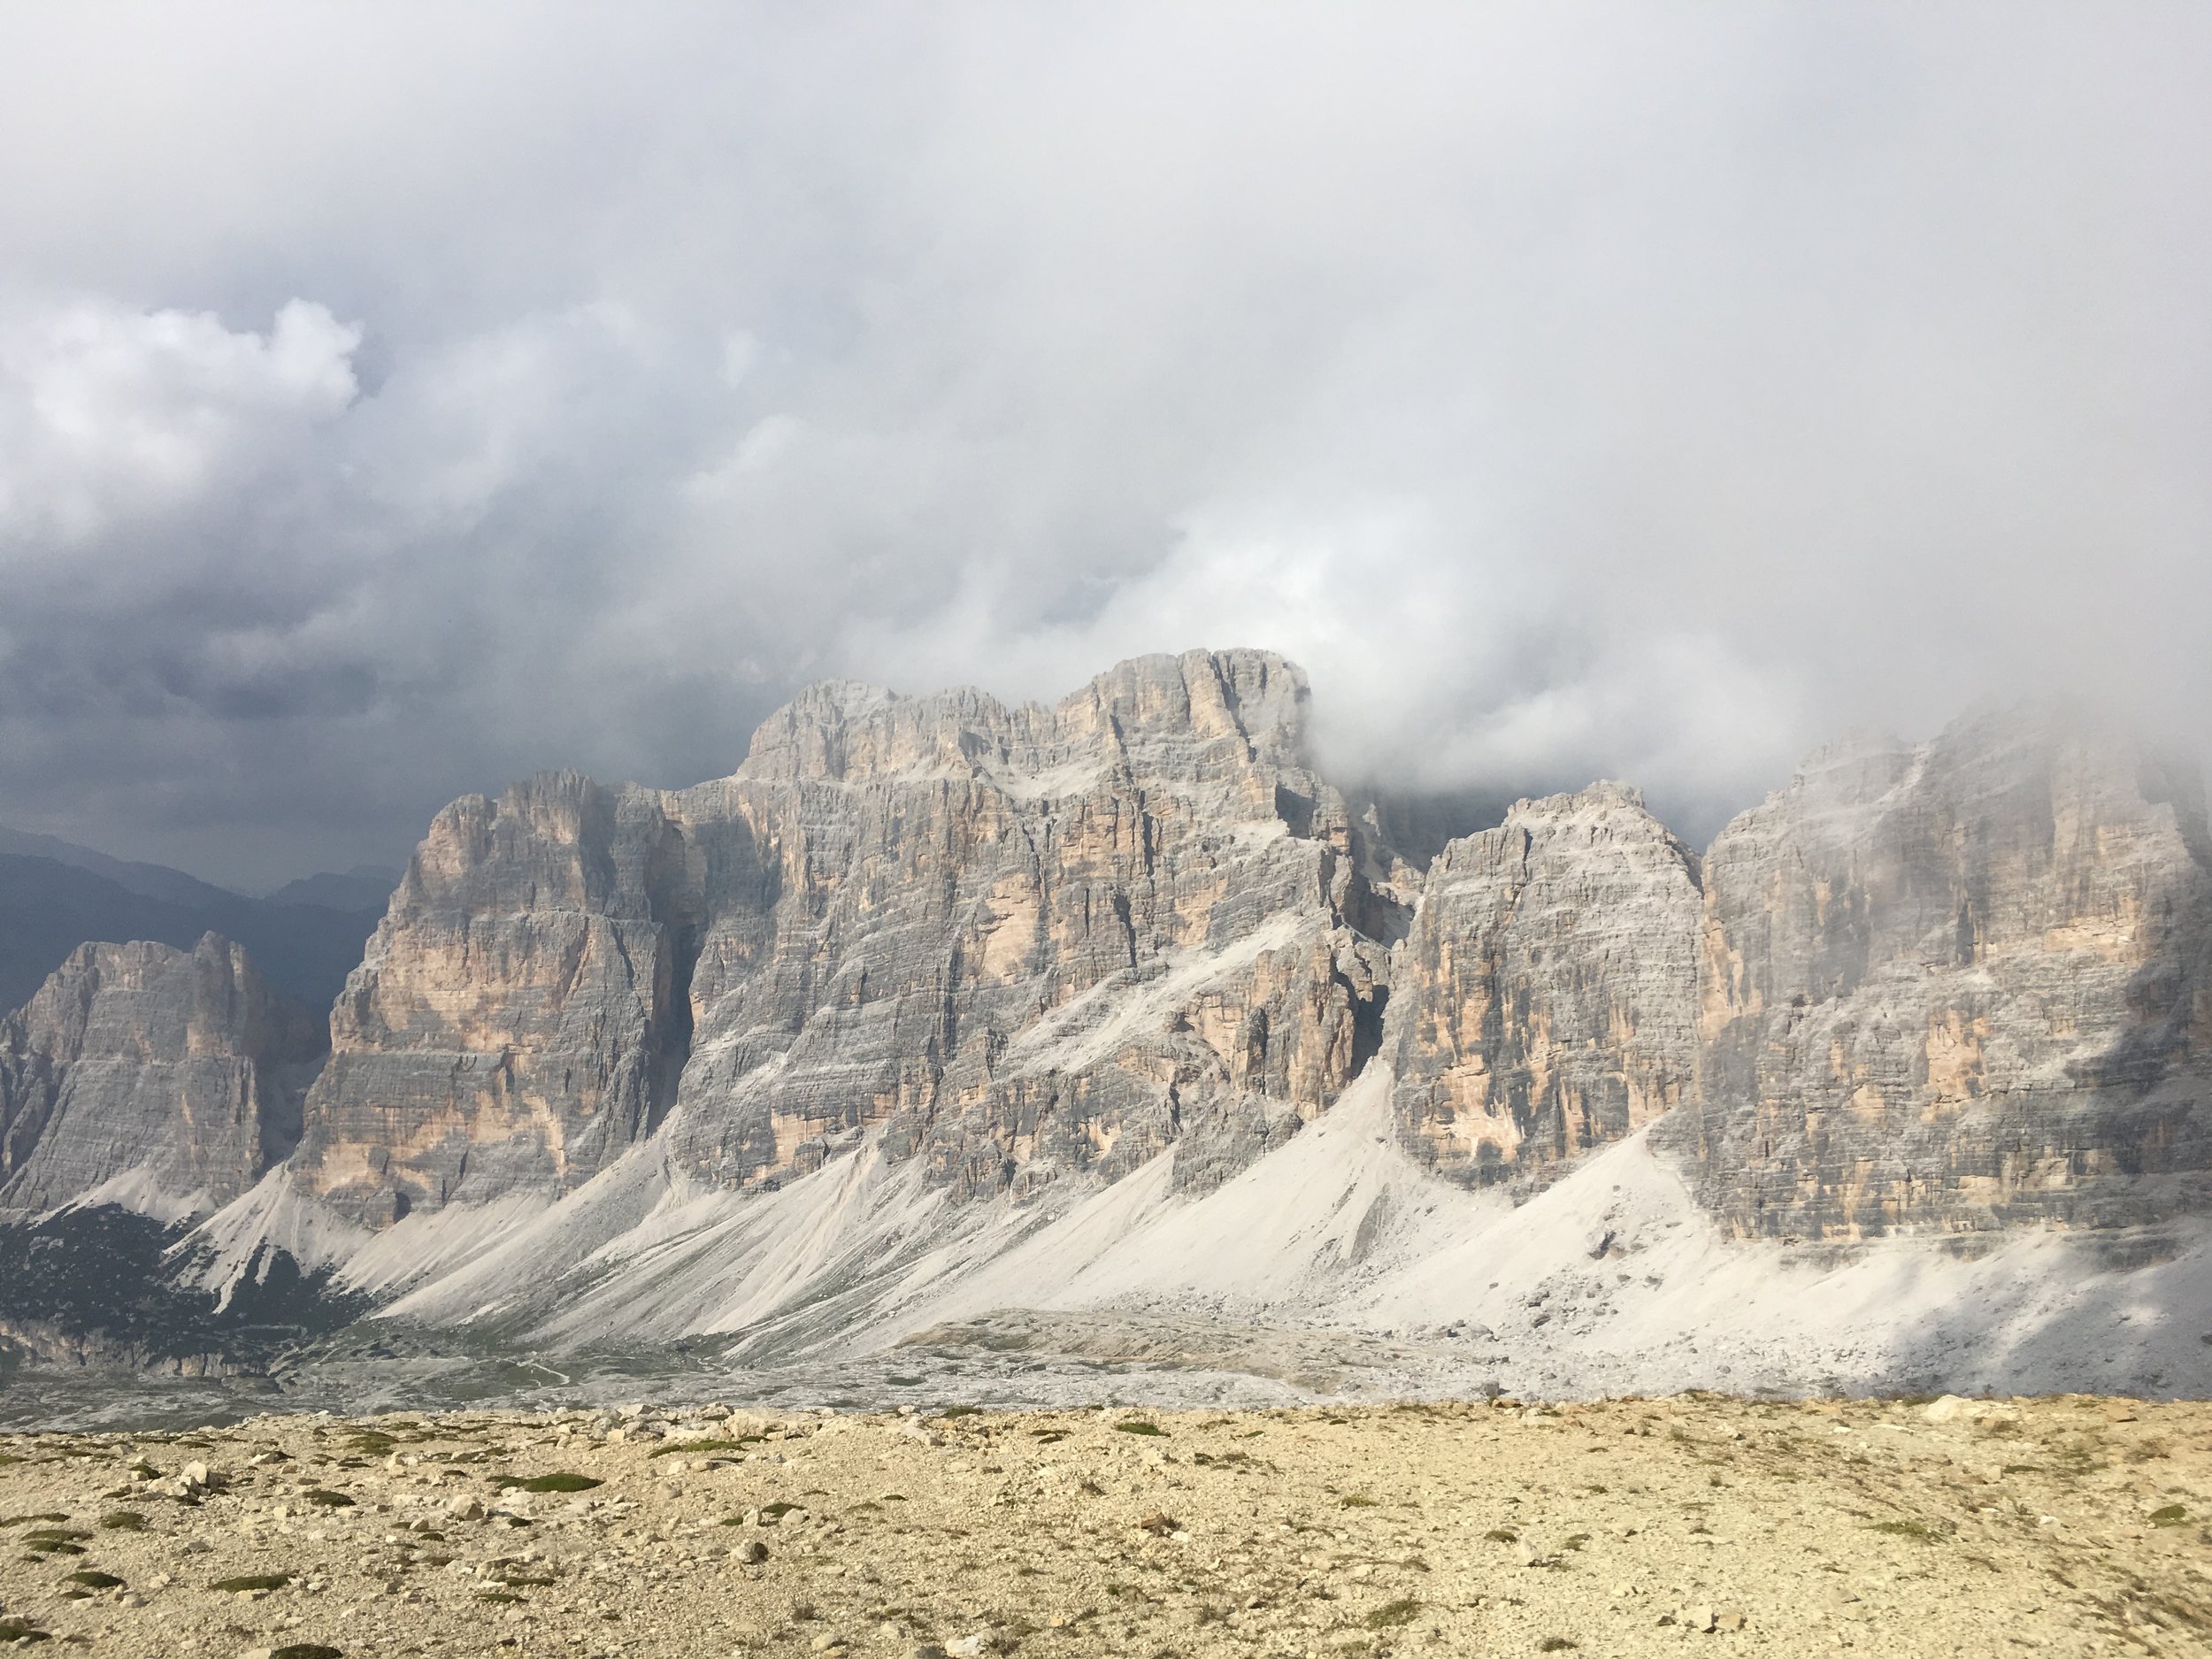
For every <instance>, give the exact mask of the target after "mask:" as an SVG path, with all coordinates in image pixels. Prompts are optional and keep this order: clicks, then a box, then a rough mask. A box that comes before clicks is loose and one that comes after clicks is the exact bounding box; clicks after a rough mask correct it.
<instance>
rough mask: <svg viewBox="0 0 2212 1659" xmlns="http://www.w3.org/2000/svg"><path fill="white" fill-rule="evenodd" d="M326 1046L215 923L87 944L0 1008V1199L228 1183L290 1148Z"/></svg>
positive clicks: (182, 1205) (216, 1191)
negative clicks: (178, 941) (157, 937)
mask: <svg viewBox="0 0 2212 1659" xmlns="http://www.w3.org/2000/svg"><path fill="white" fill-rule="evenodd" d="M323 1046H324V1045H323V1039H322V1033H321V1032H320V1030H319V1026H318V1024H317V1022H316V1021H315V1020H313V1019H312V1018H310V1017H309V1016H308V1015H307V1014H306V1013H305V1012H304V1011H303V1010H300V1009H297V1008H295V1007H293V1006H291V1005H290V1004H289V1003H287V1002H282V1001H281V1000H280V999H279V998H277V997H276V996H274V995H272V994H271V993H270V992H269V990H268V988H267V987H265V985H264V984H263V983H262V981H261V977H260V975H259V974H257V972H255V971H254V968H253V964H251V963H250V961H248V960H247V957H246V953H245V951H244V950H243V949H242V948H240V947H239V946H236V945H234V944H230V943H228V942H227V941H224V940H222V939H219V938H217V937H216V936H215V935H214V934H212V933H210V934H208V935H207V936H206V937H205V938H204V939H202V940H201V941H200V942H199V944H198V945H197V946H196V948H195V949H192V950H190V951H188V952H187V951H181V950H176V949H171V948H170V947H169V946H167V945H157V944H146V943H139V944H127V945H84V946H81V947H80V948H79V949H77V950H76V951H75V952H74V953H73V954H72V955H71V956H70V957H69V959H68V961H66V962H65V963H64V964H62V966H61V967H60V968H59V969H58V970H57V971H56V972H54V973H53V974H52V975H51V976H50V978H49V979H47V981H46V983H45V984H44V986H42V987H41V988H40V990H39V992H38V994H37V995H35V996H34V997H33V998H32V999H31V1001H30V1002H28V1003H27V1004H26V1005H25V1006H24V1007H23V1008H21V1009H19V1010H17V1011H16V1012H15V1013H13V1014H11V1015H9V1016H8V1017H7V1018H5V1019H4V1020H0V1210H8V1211H16V1212H37V1211H42V1210H48V1209H50V1208H53V1207H54V1206H56V1205H59V1204H62V1203H65V1202H69V1201H71V1200H73V1199H76V1198H79V1197H81V1196H83V1195H84V1194H87V1193H90V1192H95V1191H96V1190H97V1189H99V1188H101V1187H104V1186H105V1185H107V1184H109V1183H118V1184H119V1187H123V1188H127V1191H123V1192H121V1193H120V1194H119V1195H120V1196H121V1197H123V1198H124V1199H126V1200H127V1202H134V1203H136V1204H139V1205H142V1206H145V1207H151V1208H162V1207H168V1208H173V1209H176V1210H188V1209H193V1208H198V1209H203V1210H204V1209H208V1208H211V1207H213V1206H214V1205H217V1204H221V1203H224V1202H228V1201H229V1200H231V1199H233V1198H235V1197H236V1196H238V1195H239V1194H241V1193H242V1192H244V1191H245V1190H246V1188H247V1187H250V1186H251V1185H253V1183H254V1182H255V1181H256V1180H257V1179H259V1178H260V1177H261V1175H262V1174H263V1172H264V1171H265V1170H267V1168H268V1167H269V1166H270V1164H272V1163H273V1162H274V1161H276V1160H277V1159H280V1158H281V1157H282V1156H284V1155H285V1154H286V1153H288V1151H289V1150H290V1149H291V1146H292V1143H293V1141H295V1140H296V1137H297V1135H298V1132H299V1119H300V1096H301V1093H302V1091H303V1088H304V1087H305V1086H306V1083H307V1080H308V1074H309V1073H310V1072H311V1070H312V1067H313V1065H314V1064H315V1062H316V1060H317V1059H318V1058H319V1056H320V1054H321V1051H322V1048H323Z"/></svg>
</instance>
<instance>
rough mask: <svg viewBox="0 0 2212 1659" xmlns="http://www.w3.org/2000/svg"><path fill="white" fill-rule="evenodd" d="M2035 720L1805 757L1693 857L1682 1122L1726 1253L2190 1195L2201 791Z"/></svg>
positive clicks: (2197, 1159) (2201, 1048) (2206, 997)
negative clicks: (1734, 1241)
mask: <svg viewBox="0 0 2212 1659" xmlns="http://www.w3.org/2000/svg"><path fill="white" fill-rule="evenodd" d="M2181 776H2182V774H2179V773H2174V774H2171V775H2169V774H2167V773H2165V772H2162V770H2161V768H2160V767H2158V766H2157V765H2156V764H2153V762H2152V761H2151V760H2150V759H2149V758H2148V757H2146V756H2145V755H2144V754H2143V753H2142V752H2141V751H2140V750H2139V749H2138V748H2137V747H2136V746H2135V745H2134V744H2132V743H2131V742H2130V741H2126V740H2125V739H2124V737H2122V736H2120V735H2118V734H2116V733H2111V732H2108V731H2105V730H2101V729H2100V728H2098V727H2097V726H2094V725H2093V724H2092V723H2089V722H2086V721H2085V720H2082V719H2079V718H2070V717H2064V716H2061V715H2059V714H2057V713H2055V712H2053V711H2050V710H2019V711H2015V712H2012V713H2008V714H2001V715H2000V714H1986V713H1985V714H1979V715H1976V716H1972V717H1970V718H1967V719H1964V720H1962V721H1961V722H1959V723H1958V724H1957V725H1955V726H1953V727H1951V728H1950V729H1949V730H1948V731H1947V732H1945V733H1943V734H1942V735H1941V736H1940V737H1939V738H1937V739H1935V740H1934V741H1932V742H1929V743H1926V744H1922V745H1918V746H1906V745H1902V744H1898V743H1894V742H1887V741H1868V742H1859V743H1855V744H1848V745H1844V746H1840V747H1838V748H1834V749H1829V750H1826V751H1824V752H1823V753H1822V754H1820V755H1817V756H1816V757H1814V758H1813V760H1812V761H1810V762H1809V763H1808V764H1807V765H1806V766H1805V768H1804V769H1803V771H1802V772H1800V773H1799V775H1798V776H1797V778H1796V779H1795V780H1793V782H1792V783H1791V784H1790V786H1789V787H1787V788H1786V789H1784V790H1782V791H1781V792H1779V793H1778V794H1777V795H1772V796H1770V797H1769V799H1768V800H1767V801H1766V803H1764V804H1763V805H1762V806H1759V807H1757V808H1755V809H1754V810H1751V811H1749V812H1747V813H1745V814H1744V815H1743V816H1742V817H1740V818H1738V819H1737V820H1736V821H1735V822H1734V823H1733V824H1732V825H1730V826H1729V827H1728V828H1727V829H1726V830H1725V831H1724V832H1723V833H1722V834H1721V836H1720V837H1719V839H1718V840H1717V841H1715V843H1714V844H1713V847H1712V849H1711V850H1710V852H1709V854H1708V855H1707V857H1706V861H1705V894H1706V909H1705V917H1704V923H1703V929H1702V940H1701V947H1700V997H1701V1034H1702V1039H1703V1041H1702V1047H1701V1055H1700V1061H1699V1067H1698V1079H1697V1090H1696V1094H1697V1100H1698V1106H1697V1110H1695V1111H1694V1112H1692V1113H1686V1114H1684V1116H1683V1117H1682V1118H1680V1119H1679V1120H1678V1122H1676V1123H1673V1124H1670V1125H1667V1126H1666V1133H1667V1134H1668V1136H1669V1138H1671V1139H1674V1140H1677V1141H1679V1143H1680V1144H1682V1145H1684V1146H1686V1147H1687V1148H1689V1149H1690V1150H1691V1151H1692V1152H1693V1154H1694V1156H1695V1157H1696V1159H1697V1161H1698V1168H1699V1170H1700V1171H1701V1195H1702V1196H1703V1198H1704V1199H1705V1202H1707V1203H1708V1204H1709V1205H1710V1206H1711V1207H1712V1208H1713V1209H1714V1210H1717V1212H1718V1213H1719V1214H1720V1215H1721V1216H1722V1217H1724V1219H1725V1220H1726V1221H1727V1222H1728V1223H1729V1225H1732V1227H1734V1228H1735V1229H1737V1230H1738V1231H1740V1232H1743V1233H1775V1234H1783V1235H1802V1236H1814V1237H1842V1238H1853V1237H1861V1236H1866V1235H1870V1234H1875V1233H1884V1232H1888V1231H1892V1230H1896V1229H1901V1228H1904V1229H1962V1230H1964V1229H1977V1228H1985V1227H1993V1226H2001V1225H2013V1224H2021V1223H2035V1222H2059V1223H2065V1224H2071V1225H2080V1224H2100V1223H2115V1222H2125V1221H2132V1220H2139V1219H2144V1218H2147V1217H2154V1216H2162V1215H2167V1214H2171V1213H2173V1212H2175V1211H2176V1210H2180V1209H2184V1208H2201V1207H2203V1206H2204V1204H2205V1203H2206V1202H2207V1201H2208V1198H2212V1184H2208V1181H2207V1179H2206V1172H2207V1171H2208V1169H2212V838H2208V836H2207V834H2206V832H2205V818H2204V802H2203V795H2202V787H2201V784H2200V783H2199V782H2197V781H2196V780H2195V779H2194V778H2193V775H2192V776H2190V777H2188V779H2187V781H2186V782H2182V781H2179V780H2180V778H2181Z"/></svg>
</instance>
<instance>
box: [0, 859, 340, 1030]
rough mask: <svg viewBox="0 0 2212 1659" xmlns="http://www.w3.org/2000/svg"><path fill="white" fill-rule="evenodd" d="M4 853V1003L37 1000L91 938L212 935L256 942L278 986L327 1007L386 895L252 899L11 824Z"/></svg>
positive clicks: (0, 881) (180, 941) (168, 941)
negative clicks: (340, 901) (363, 899)
mask: <svg viewBox="0 0 2212 1659" xmlns="http://www.w3.org/2000/svg"><path fill="white" fill-rule="evenodd" d="M0 845H5V846H19V845H20V846H43V847H49V848H60V849H64V850H65V851H66V853H67V854H68V855H69V856H67V857H61V856H53V855H51V854H50V853H44V852H41V853H24V852H5V851H0V1010H6V1009H13V1008H19V1007H21V1006H22V1005H23V1004H24V1003H25V1002H28V1001H29V1000H30V999H31V997H32V995H34V994H35V992H36V991H37V990H38V988H39V986H40V985H41V984H42V982H43V981H44V979H45V978H46V976H47V975H48V974H50V973H51V972H54V971H55V970H56V969H57V968H58V967H59V966H61V964H63V962H65V960H66V959H67V958H68V956H69V954H70V953H71V952H72V951H73V950H75V949H77V947H78V946H80V945H81V944H84V943H86V942H88V941H104V942H109V943H116V944H120V943H124V942H126V941H131V940H149V941H156V942H157V943H161V944H165V945H170V946H173V947H174V948H175V949H179V950H190V949H192V948H193V947H194V946H195V945H196V944H197V943H198V942H199V940H200V938H201V936H202V935H203V934H204V933H219V934H221V935H222V936H223V937H224V938H226V939H228V940H233V941H237V942H239V943H242V944H243V945H245V946H247V947H248V948H249V949H250V950H251V951H252V953H253V956H254V959H255V961H256V963H257V964H258V967H259V970H260V972H263V973H265V974H266V975H267V976H268V979H269V981H270V983H271V984H272V985H273V987H275V988H276V989H277V991H278V992H279V993H280V995H284V996H286V997H287V998H288V999H290V1000H291V1001H293V1002H301V1003H303V1004H305V1005H307V1006H308V1007H311V1008H326V1007H327V1006H329V1004H330V1002H331V1000H332V999H333V998H334V997H335V996H336V995H337V994H338V991H339V988H340V987H342V985H343V984H344V983H345V977H346V974H347V972H349V970H350V969H351V968H352V967H353V966H354V964H356V963H357V962H359V961H360V959H361V946H362V942H363V941H365V939H366V938H367V937H368V934H369V932H370V930H371V929H372V928H373V927H374V926H375V925H376V917H377V914H378V912H379V911H380V910H381V909H382V908H383V901H382V899H376V900H373V901H372V902H370V903H369V904H368V905H365V906H363V907H361V908H358V909H347V910H337V909H332V908H329V907H326V906H323V905H319V904H307V903H289V902H276V901H274V900H271V899H249V898H244V897H242V896H241V895H238V894H235V893H230V892H227V891H225V890H224V889H223V888H221V887H210V886H209V885H208V884H207V883H205V882H204V881H198V880H196V879H193V878H192V877H190V876H188V875H186V874H184V873H183V872H181V871H174V870H165V869H163V868H162V867H161V866H160V865H158V864H125V863H123V862H122V861H120V860H119V859H110V858H105V857H104V856H102V855H100V854H97V853H92V852H88V851H87V850H86V849H82V848H72V847H69V845H68V844H67V843H66V842H54V841H51V840H50V838H48V837H44V836H27V835H21V834H19V833H16V832H13V831H8V832H4V841H0Z"/></svg>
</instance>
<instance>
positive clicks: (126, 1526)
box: [100, 1509, 146, 1532]
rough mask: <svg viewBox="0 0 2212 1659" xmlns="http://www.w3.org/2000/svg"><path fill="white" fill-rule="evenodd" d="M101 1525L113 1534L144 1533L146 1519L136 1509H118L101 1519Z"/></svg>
mask: <svg viewBox="0 0 2212 1659" xmlns="http://www.w3.org/2000/svg"><path fill="white" fill-rule="evenodd" d="M100 1525H102V1526H103V1527H104V1528H105V1529H106V1530H107V1531H109V1532H144V1531H145V1530H146V1517H144V1516H142V1515H141V1514H140V1513H139V1512H138V1511H137V1510H136V1509H117V1510H115V1511H113V1512H112V1513H111V1514H107V1515H104V1516H102V1517H100Z"/></svg>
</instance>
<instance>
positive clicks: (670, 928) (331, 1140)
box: [297, 772, 689, 1221]
mask: <svg viewBox="0 0 2212 1659" xmlns="http://www.w3.org/2000/svg"><path fill="white" fill-rule="evenodd" d="M684 881H685V870H684V849H683V846H682V843H681V841H680V837H679V835H678V833H677V831H676V829H675V826H673V825H672V823H671V821H670V820H669V818H667V816H666V815H665V814H664V812H663V810H662V809H661V805H660V802H659V800H658V798H657V795H655V794H654V793H653V792H651V791H649V790H640V789H631V788H622V789H609V788H605V787H602V786H600V785H598V784H595V783H594V782H592V780H589V779H588V778H585V777H582V776H580V774H577V773H574V772H559V773H549V774H546V775H544V776H541V777H539V778H536V779H534V780H531V781H530V782H528V783H526V784H520V785H517V786H516V787H513V788H511V789H509V790H508V791H507V792H506V793H505V794H504V795H502V796H500V798H499V799H498V800H497V801H490V800H487V799H486V798H485V797H483V796H481V795H470V796H467V797H465V798H464V799H462V800H459V801H457V802H455V803H453V804H452V805H450V806H449V807H447V808H446V809H445V810H443V811H442V812H441V813H439V814H438V816H437V818H436V819H435V820H434V822H433V823H432V825H431V826H430V832H429V833H428V834H427V835H426V836H425V837H424V839H423V841H422V844H421V846H420V847H419V849H417V850H416V853H415V856H414V858H413V860H412V862H411V864H409V866H408V869H407V872H406V874H405V875H404V876H403V878H402V879H401V881H400V885H399V887H398V890H397V891H396V892H395V893H394V895H392V902H391V906H390V908H389V910H387V912H386V914H385V917H384V919H383V921H382V922H381V923H380V924H379V926H378V927H377V931H376V933H374V934H373V936H372V937H371V939H370V941H369V944H368V949H367V953H366V956H365V960H364V961H363V963H362V965H361V966H360V967H358V968H357V969H356V970H355V971H354V972H353V973H352V975H351V976H350V977H349V979H347V981H346V988H345V990H344V991H343V993H342V994H341V995H340V996H339V998H338V1001H337V1003H336V1005H335V1006H334V1008H333V1010H331V1020H330V1029H331V1057H330V1063H329V1064H328V1065H327V1066H326V1067H325V1069H324V1071H323V1074H322V1076H321V1077H320V1078H319V1079H318V1080H317V1083H316V1086H315V1087H314V1089H313V1091H312V1092H311V1094H310V1096H309V1098H308V1102H307V1107H306V1114H305V1118H306V1122H305V1133H304V1135H303V1138H302V1141H301V1143H300V1148H299V1155H298V1160H297V1167H298V1171H299V1176H300V1179H302V1180H303V1183H304V1184H305V1185H306V1186H307V1187H308V1188H309V1189H310V1190H311V1191H314V1192H319V1193H325V1194H337V1195H342V1196H343V1197H344V1198H345V1199H346V1200H347V1202H349V1204H350V1205H351V1207H353V1208H354V1209H356V1210H358V1211H359V1213H360V1214H361V1215H362V1217H364V1218H366V1219H370V1220H380V1221H388V1220H392V1219H396V1217H398V1216H400V1215H403V1214H404V1213H406V1210H407V1209H408V1208H409V1207H410V1206H411V1205H412V1204H416V1203H420V1202H429V1203H430V1204H431V1205H433V1206H435V1205H436V1204H438V1203H441V1202H443V1201H444V1199H445V1198H446V1197H448V1196H449V1195H450V1194H451V1193H452V1192H453V1191H454V1190H455V1189H456V1188H457V1187H459V1186H460V1184H461V1183H462V1181H463V1180H464V1179H465V1178H468V1177H470V1176H473V1177H474V1178H475V1179H476V1182H477V1186H478V1187H479V1189H480V1190H481V1191H483V1192H485V1193H486V1194H496V1193H498V1192H502V1191H505V1190H509V1189H511V1188H512V1187H516V1186H519V1185H532V1184H534V1185H541V1186H550V1187H552V1188H554V1189H556V1190H560V1189H563V1188H565V1187H572V1186H575V1185H578V1184H580V1183H581V1182H583V1181H585V1180H588V1179H590V1178H591V1177H592V1176H593V1175H595V1174H596V1173H598V1171H600V1170H601V1169H603V1168H604V1167H605V1166H606V1165H607V1164H609V1163H611V1161H612V1160H613V1159H614V1158H616V1157H618V1156H620V1155H621V1153H622V1152H623V1151H625V1150H626V1148H628V1147H629V1146H630V1145H632V1144H633V1143H634V1141H637V1140H638V1139H639V1138H640V1137H641V1136H642V1135H643V1134H644V1133H646V1132H647V1130H648V1129H649V1127H650V1126H651V1125H652V1124H653V1123H654V1121H656V1118H657V1113H658V1112H660V1111H664V1110H665V1109H666V1107H667V1105H668V1104H669V1103H670V1102H671V1101H672V1098H673V1094H674V1089H675V1081H676V1078H675V1071H676V1069H677V1068H680V1066H681V1064H682V1061H683V1030H684V1020H685V1016H686V1012H687V1010H686V1009H685V1007H684V1004H683V998H682V993H681V987H680V985H679V983H678V978H677V976H678V973H679V962H680V956H681V953H682V951H683V949H684V947H685V944H686V941H687V938H688V937H689V935H688V934H687V933H686V931H685V912H683V910H682V904H683V902H684V898H685V895H684Z"/></svg>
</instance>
